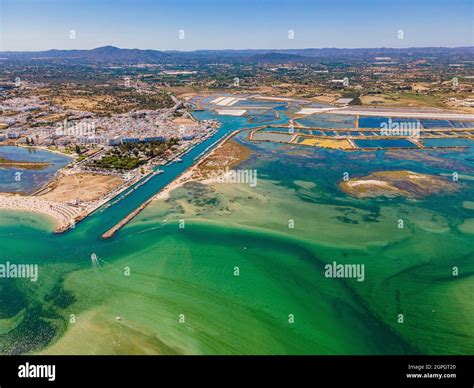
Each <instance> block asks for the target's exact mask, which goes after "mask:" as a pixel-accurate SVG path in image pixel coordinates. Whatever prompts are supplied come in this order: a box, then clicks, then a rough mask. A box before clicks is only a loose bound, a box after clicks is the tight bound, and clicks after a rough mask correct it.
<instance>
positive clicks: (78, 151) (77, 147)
mask: <svg viewBox="0 0 474 388" xmlns="http://www.w3.org/2000/svg"><path fill="white" fill-rule="evenodd" d="M76 154H78V155H80V154H81V147H79V146H78V145H77V144H76Z"/></svg>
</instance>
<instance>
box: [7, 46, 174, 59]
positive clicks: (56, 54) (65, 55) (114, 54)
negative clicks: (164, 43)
mask: <svg viewBox="0 0 474 388" xmlns="http://www.w3.org/2000/svg"><path fill="white" fill-rule="evenodd" d="M0 56H2V57H5V58H11V59H38V58H41V59H45V58H50V59H65V60H68V59H69V60H70V59H80V60H84V61H90V62H152V63H154V62H161V61H163V60H166V59H167V58H169V57H170V56H171V54H168V53H164V52H162V51H156V50H139V49H121V48H118V47H114V46H104V47H98V48H95V49H92V50H48V51H37V52H19V51H16V52H0Z"/></svg>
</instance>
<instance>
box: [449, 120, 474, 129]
mask: <svg viewBox="0 0 474 388" xmlns="http://www.w3.org/2000/svg"><path fill="white" fill-rule="evenodd" d="M450 123H451V125H452V126H453V127H454V128H458V129H459V128H460V129H462V128H474V121H452V120H451V121H450Z"/></svg>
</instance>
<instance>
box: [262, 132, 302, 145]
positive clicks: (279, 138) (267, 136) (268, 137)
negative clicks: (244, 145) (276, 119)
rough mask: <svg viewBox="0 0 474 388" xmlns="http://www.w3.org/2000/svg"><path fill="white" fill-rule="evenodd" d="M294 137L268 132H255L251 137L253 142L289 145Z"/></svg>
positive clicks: (287, 134)
mask: <svg viewBox="0 0 474 388" xmlns="http://www.w3.org/2000/svg"><path fill="white" fill-rule="evenodd" d="M293 136H294V135H292V134H289V133H270V132H260V131H259V132H256V133H254V135H253V140H260V141H276V142H283V143H289V142H290V141H291V139H292V138H293Z"/></svg>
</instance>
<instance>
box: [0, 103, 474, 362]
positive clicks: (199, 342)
mask: <svg viewBox="0 0 474 388" xmlns="http://www.w3.org/2000/svg"><path fill="white" fill-rule="evenodd" d="M196 117H197V118H199V119H206V118H215V116H214V114H213V113H212V112H204V111H203V112H196ZM218 119H219V120H220V121H221V122H222V127H221V128H220V130H219V133H218V134H216V135H215V136H214V138H212V139H209V140H207V141H206V142H205V143H204V144H201V145H200V146H198V147H196V148H195V149H193V150H192V151H191V152H190V153H189V154H187V155H184V156H183V157H182V160H183V162H182V163H174V164H172V165H170V166H165V167H164V170H165V173H163V174H161V175H159V176H156V177H155V178H153V179H151V180H150V181H149V182H148V183H146V184H144V185H143V186H141V187H140V188H139V189H137V190H135V191H133V192H132V193H131V194H130V195H129V196H127V197H125V198H124V199H123V200H122V201H120V202H117V203H116V204H114V205H112V206H110V207H108V208H105V207H104V208H103V209H99V211H97V212H96V213H95V214H94V215H92V216H91V217H90V218H88V219H87V220H85V221H84V222H82V223H80V224H79V225H78V226H77V227H76V229H75V230H72V231H70V232H68V233H66V234H64V235H60V236H57V235H52V234H51V225H49V224H47V223H46V222H45V220H44V219H42V218H40V217H32V216H28V215H25V214H21V213H13V212H2V222H1V223H0V246H1V248H2V258H3V260H10V261H12V262H18V263H20V262H21V263H24V262H27V263H37V264H39V265H40V266H41V278H40V279H41V281H39V282H38V283H37V284H33V283H31V282H25V281H22V280H18V281H12V282H4V281H1V282H0V307H1V308H0V353H26V352H40V351H42V350H44V349H45V348H47V349H49V350H48V351H49V352H50V353H54V354H57V353H60V354H63V353H67V354H71V353H72V354H77V353H80V354H83V353H87V354H98V353H100V354H102V353H111V354H150V353H153V354H155V353H159V354H181V353H186V354H419V353H422V354H468V353H471V352H472V351H473V350H474V338H473V335H472V325H473V324H474V322H473V317H472V314H471V312H472V308H473V305H472V298H469V296H470V295H472V284H473V283H472V281H471V280H472V276H473V273H474V267H473V263H474V261H473V258H474V256H473V252H474V245H473V244H474V243H473V240H472V233H473V229H472V223H471V221H469V220H472V219H473V218H474V213H473V210H472V209H474V204H473V203H472V198H473V195H474V191H473V190H474V185H473V183H472V181H471V180H469V177H470V175H472V171H473V160H474V153H473V150H472V149H468V150H467V151H466V152H465V153H460V152H446V153H443V154H440V153H437V152H434V151H418V150H404V151H403V153H401V152H399V151H390V152H388V151H384V150H381V151H373V152H363V151H353V152H350V153H349V152H344V151H339V150H327V149H318V148H311V147H305V148H304V149H303V148H302V147H298V146H294V145H279V144H275V143H252V142H249V141H247V140H246V136H247V135H248V133H247V132H241V133H240V134H238V135H237V141H238V142H241V143H242V144H244V145H246V146H247V147H249V148H250V149H251V151H252V155H251V157H250V158H249V159H248V160H247V161H245V162H244V163H242V164H241V165H240V166H239V168H249V169H257V171H258V177H259V183H258V185H257V187H256V188H248V187H245V186H242V185H240V186H233V185H227V186H226V185H221V186H220V187H219V188H216V189H212V188H209V187H206V186H203V185H200V184H194V185H189V186H186V187H183V188H181V189H178V190H176V192H174V193H173V195H172V198H171V199H170V200H168V201H159V202H157V203H154V204H152V205H151V206H149V207H148V208H147V209H146V210H145V211H144V212H143V213H141V214H140V216H139V217H137V219H135V220H134V221H133V222H132V223H131V224H129V225H127V227H125V228H124V229H122V230H121V231H120V232H119V233H118V234H117V235H116V236H115V237H114V238H112V239H110V240H105V241H104V240H101V239H100V235H101V234H102V233H104V232H105V231H106V230H107V229H108V228H110V227H111V226H113V225H114V224H115V223H116V222H117V221H118V220H120V219H121V218H122V217H123V216H124V215H126V214H128V213H129V212H130V211H131V210H133V209H134V208H136V207H137V206H138V205H139V204H140V203H141V202H142V201H144V200H145V199H147V198H149V197H150V196H151V195H153V194H155V193H156V192H157V191H159V190H160V188H162V187H163V186H165V185H166V184H167V183H168V182H170V181H171V180H173V179H174V178H175V177H176V176H177V175H179V174H180V173H181V172H182V171H184V170H185V169H186V168H187V167H188V166H190V165H191V164H192V163H193V162H194V159H195V158H196V157H197V156H199V154H201V153H202V152H203V151H204V150H205V149H206V148H207V147H208V146H210V145H212V144H213V143H214V142H215V141H217V140H218V139H219V138H221V137H222V136H225V134H227V133H229V132H231V131H233V130H236V129H239V128H246V127H251V126H252V125H249V122H248V121H247V119H246V118H244V117H227V116H219V117H218ZM286 121H287V117H286V116H285V115H282V117H281V119H280V120H279V121H278V122H277V121H275V123H280V124H282V125H283V124H284V123H285V122H286ZM387 169H389V170H397V169H410V170H413V171H416V172H420V173H428V174H437V175H448V176H449V175H450V174H451V173H452V171H459V172H460V173H461V174H460V177H461V179H460V182H459V185H460V187H461V189H460V190H459V192H457V193H455V194H452V195H442V196H431V197H428V198H426V199H424V200H422V201H413V200H410V199H405V198H376V199H373V200H363V199H357V198H353V197H350V196H348V195H346V194H344V193H343V192H342V191H340V190H339V188H338V185H337V184H338V182H339V181H340V180H341V179H342V177H343V174H344V173H345V172H348V173H349V174H350V176H364V175H367V174H370V173H372V172H375V171H380V170H387ZM463 177H465V179H464V178H463ZM180 218H184V219H186V225H187V226H186V228H185V229H180V228H178V220H179V219H180ZM399 218H403V219H404V220H405V224H406V227H405V228H404V229H402V230H400V229H398V228H397V226H396V225H397V220H398V219H399ZM289 219H293V220H294V221H295V223H296V227H295V229H289V228H288V220H289ZM92 252H94V253H96V255H97V256H98V257H99V258H100V263H101V266H100V268H96V269H93V268H92V265H91V258H90V257H91V253H92ZM333 260H337V261H338V262H342V263H346V262H348V263H365V265H366V266H367V279H366V281H365V282H363V283H358V282H356V281H353V280H352V279H328V278H325V277H324V276H323V272H322V268H323V265H324V264H325V263H330V262H332V261H333ZM454 265H457V266H459V267H460V269H461V273H462V276H459V277H458V278H453V277H452V276H451V268H452V267H453V266H454ZM127 266H129V267H130V268H131V271H132V276H130V277H126V276H124V275H123V270H124V268H125V267H127ZM235 266H239V267H240V269H241V274H240V277H238V278H237V277H235V276H234V275H233V271H234V268H235ZM183 312H184V313H185V314H186V320H187V321H186V322H187V324H186V325H180V324H178V321H177V317H178V316H179V314H181V313H183ZM400 312H403V313H404V314H405V318H406V321H405V323H404V324H403V325H400V324H398V322H397V314H399V313H400ZM289 313H293V314H295V316H296V323H295V324H294V325H289V324H288V314H289ZM70 314H75V315H76V316H77V323H75V324H70V323H69V319H70ZM117 317H122V318H123V322H122V323H120V322H118V321H117ZM433 338H435V339H436V340H433ZM50 346H52V347H51V348H48V347H50Z"/></svg>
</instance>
